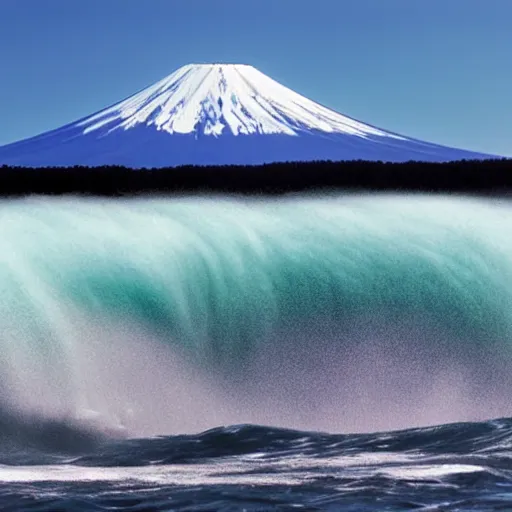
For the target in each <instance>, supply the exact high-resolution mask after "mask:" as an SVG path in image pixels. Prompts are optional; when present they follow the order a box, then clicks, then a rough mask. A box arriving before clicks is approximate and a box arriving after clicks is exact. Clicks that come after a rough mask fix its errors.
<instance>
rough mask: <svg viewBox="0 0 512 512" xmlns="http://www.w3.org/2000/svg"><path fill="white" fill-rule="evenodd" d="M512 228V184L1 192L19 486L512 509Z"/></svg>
mask: <svg viewBox="0 0 512 512" xmlns="http://www.w3.org/2000/svg"><path fill="white" fill-rule="evenodd" d="M511 230H512V209H511V208H510V206H509V203H508V201H507V200H503V199H502V200H497V199H486V200H484V199H470V198H457V197H436V198H434V197H428V196H354V195H336V196H334V195H333V196H323V197H319V198H312V197H309V198H306V197H302V198H298V197H296V198H288V199H285V200H273V201H270V200H256V199H234V198H231V199H226V198H200V197H188V198H180V199H172V200H171V199H139V200H119V201H112V200H111V201H107V200H105V201H102V200H86V199H78V198H62V199H59V200H57V199H52V200H49V199H43V198H30V199H26V200H19V201H9V202H4V203H1V204H0V493H1V494H0V509H1V510H16V511H18V510H41V511H59V510H132V511H148V510H180V511H181V510H183V511H184V510H190V511H191V510H248V511H249V510H251V511H252V510H254V511H256V510H258V511H262V510H263V511H264V510H295V509H301V510H349V511H366V510H368V511H370V510H372V511H373V510H375V511H381V510H392V511H395V510H396V511H398V510H424V511H427V510H438V511H446V510H454V511H455V510H457V511H462V510H474V511H485V510H512V493H511V485H512V480H511V468H512V463H511V459H510V453H512V452H511V446H512V445H511V433H512V421H511V420H507V419H503V420H495V421H489V419H490V418H500V417H502V418H507V417H511V416H512V405H511V403H510V389H511V386H512V371H511V370H512V314H511V312H512V241H511V240H510V237H509V233H510V232H511ZM461 422H464V423H461ZM225 425H241V426H236V427H223V426H225ZM254 425H268V427H257V426H254ZM430 425H443V426H438V427H431V426H430ZM200 432H203V433H202V434H201V433H200ZM318 432H330V434H321V433H318ZM353 432H378V433H374V434H351V433H353Z"/></svg>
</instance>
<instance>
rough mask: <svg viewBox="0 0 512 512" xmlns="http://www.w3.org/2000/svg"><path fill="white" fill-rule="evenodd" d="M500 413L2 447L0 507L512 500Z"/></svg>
mask: <svg viewBox="0 0 512 512" xmlns="http://www.w3.org/2000/svg"><path fill="white" fill-rule="evenodd" d="M511 446H512V420H510V419H502V420H494V421H488V422H483V423H461V424H451V425H445V426H439V427H432V428H421V429H412V430H406V431H400V432H389V433H380V434H355V435H330V434H321V433H309V432H298V431H293V430H284V429H274V428H267V427H259V426H251V425H241V426H232V427H225V428H217V429H213V430H210V431H207V432H204V433H202V434H199V435H188V436H174V437H161V438H156V439H142V440H140V439H133V440H127V441H123V442H116V443H109V444H105V445H100V446H98V447H97V448H96V449H94V450H93V451H92V452H91V453H89V454H87V455H81V456H75V457H72V458H70V457H69V456H68V457H64V456H56V455H53V456H44V455H43V454H41V453H34V452H30V451H25V452H23V453H11V454H10V455H7V454H4V455H3V456H2V459H3V460H2V465H1V466H0V482H1V483H0V503H1V509H2V510H12V511H17V510H37V511H40V510H48V511H57V510H80V511H82V510H83V511H88V510H105V511H106V510H129V511H148V510H168V511H171V510H180V511H185V510H186V511H204V510H219V511H236V510H246V511H264V510H269V511H272V510H319V511H320V510H353V511H381V510H393V511H405V510H417V511H434V510H438V511H478V512H483V511H491V510H492V511H494V510H511V508H512V457H511V453H512V452H511Z"/></svg>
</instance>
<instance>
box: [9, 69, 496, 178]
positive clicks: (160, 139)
mask: <svg viewBox="0 0 512 512" xmlns="http://www.w3.org/2000/svg"><path fill="white" fill-rule="evenodd" d="M486 157H488V155H483V154H480V153H473V152H470V151H464V150H459V149H454V148H449V147H444V146H440V145H437V144H431V143H427V142H422V141H419V140H415V139H412V138H409V137H405V136H402V135H397V134H395V133H391V132H388V131H385V130H382V129H379V128H375V127H374V126H371V125H368V124H365V123H362V122H360V121H356V120H354V119H351V118H350V117H346V116H344V115H342V114H340V113H338V112H336V111H334V110H331V109H329V108H327V107H325V106H322V105H320V104H318V103H315V102H314V101H311V100H310V99H308V98H305V97H304V96H301V95H300V94H298V93H296V92H294V91H292V90H291V89H288V88H287V87H285V86H283V85H281V84H279V83H278V82H276V81H274V80H273V79H271V78H269V77H268V76H266V75H264V74H263V73H261V72H260V71H258V70H257V69H255V68H254V67H252V66H247V65H234V64H230V65H227V64H198V65H196V64H193V65H188V66H184V67H182V68H180V69H178V70H177V71H176V72H174V73H173V74H171V75H169V76H168V77H167V78H164V79H163V80H161V81H160V82H158V83H156V84H154V85H152V86H150V87H148V88H147V89H144V90H142V91H141V92H138V93H137V94H135V95H133V96H131V97H129V98H127V99H125V100H123V101H121V102H119V103H116V104H115V105H113V106H111V107H108V108H106V109H104V110H101V111H100V112H98V113H96V114H94V115H91V116H89V117H86V118H84V119H81V120H79V121H76V122H74V123H71V124H69V125H66V126H64V127H62V128H58V129H56V130H53V131H50V132H47V133H44V134H42V135H38V136H36V137H33V138H30V139H26V140H23V141H20V142H15V143H13V144H9V145H7V146H3V147H0V165H1V164H7V165H21V166H29V167H40V166H73V165H89V166H93V165H108V164H112V165H125V166H128V167H133V168H140V167H166V166H177V165H186V164H193V165H216V164H222V165H224V164H261V163H270V162H279V161H314V160H356V159H363V160H383V161H392V162H402V161H408V160H417V161H434V162H443V161H449V160H460V159H464V158H465V159H481V158H486Z"/></svg>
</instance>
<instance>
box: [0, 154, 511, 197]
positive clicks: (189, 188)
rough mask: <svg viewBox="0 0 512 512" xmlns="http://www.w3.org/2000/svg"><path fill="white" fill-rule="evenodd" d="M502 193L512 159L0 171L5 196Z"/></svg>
mask: <svg viewBox="0 0 512 512" xmlns="http://www.w3.org/2000/svg"><path fill="white" fill-rule="evenodd" d="M325 189H329V190H333V189H345V190H364V191H419V192H461V193H485V194H487V193H500V192H506V191H508V190H510V189H512V159H500V160H486V161H477V160H471V161H470V160H467V161H466V160H462V161H458V162H450V163H442V164H436V163H421V162H407V163H400V164H397V163H383V162H365V161H350V162H330V161H329V162H307V163H306V162H305V163H296V162H293V163H278V164H268V165H261V166H251V167H244V166H223V167H193V166H184V167H176V168H166V169H129V168H126V167H115V166H105V167H78V166H77V167H69V168H49V167H45V168H23V167H8V166H3V167H0V195H2V196H3V197H12V196H23V195H30V194H46V195H61V194H81V195H95V196H130V195H141V194H181V193H238V194H240V193H241V194H267V195H272V194H284V193H290V192H304V191H315V190H325Z"/></svg>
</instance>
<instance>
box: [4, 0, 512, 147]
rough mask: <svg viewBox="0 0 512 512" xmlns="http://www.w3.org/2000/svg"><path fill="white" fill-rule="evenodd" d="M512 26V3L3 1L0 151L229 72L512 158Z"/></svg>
mask: <svg viewBox="0 0 512 512" xmlns="http://www.w3.org/2000/svg"><path fill="white" fill-rule="evenodd" d="M511 27H512V0H0V145H1V144H5V143H8V142H12V141H14V140H17V139H20V138H24V137H28V136H31V135H36V134H38V133H40V132H43V131H46V130H49V129H52V128H57V127H58V126H60V125H62V124H65V123H68V122H71V121H74V120H76V119H78V118H80V117H83V116H85V115H87V114H91V113H93V112H95V111H97V110H100V109H101V108H103V107H105V106H107V105H109V104H111V103H114V102H116V101H118V100H120V99H123V98H124V97H126V96H129V95H130V94H132V93H134V92H136V91H138V90H139V89H141V88H144V87H145V86H147V85H150V84H151V83H153V82H155V81H156V80H158V79H160V78H163V77H164V76H166V75H168V74H170V73H171V72H172V71H174V70H175V69H176V68H178V67H180V66H182V65H184V64H189V63H192V62H196V63H198V62H206V63H207V62H230V63H246V64H251V65H253V66H256V67H257V68H259V69H260V70H261V71H263V72H264V73H266V74H268V75H270V76H271V77H273V78H274V79H276V80H278V81H280V82H282V83H284V84H285V85H287V86H289V87H291V88H293V89H295V90H296V91H297V92H300V93H301V94H304V95H306V96H308V97H310V98H311V99H313V100H315V101H318V102H320V103H323V104H325V105H327V106H329V107H331V108H334V109H336V110H338V111H340V112H342V113H344V114H346V115H349V116H352V117H355V118H356V119H360V120H362V121H365V122H367V123H370V124H373V125H377V126H379V127H382V128H385V129H388V130H392V131H395V132H399V133H402V134H406V135H409V136H412V137H417V138H420V139H424V140H428V141H432V142H438V143H442V144H446V145H451V146H456V147H462V148H467V149H472V150H477V151H485V152H490V153H494V154H501V155H506V156H512V28H511Z"/></svg>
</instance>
